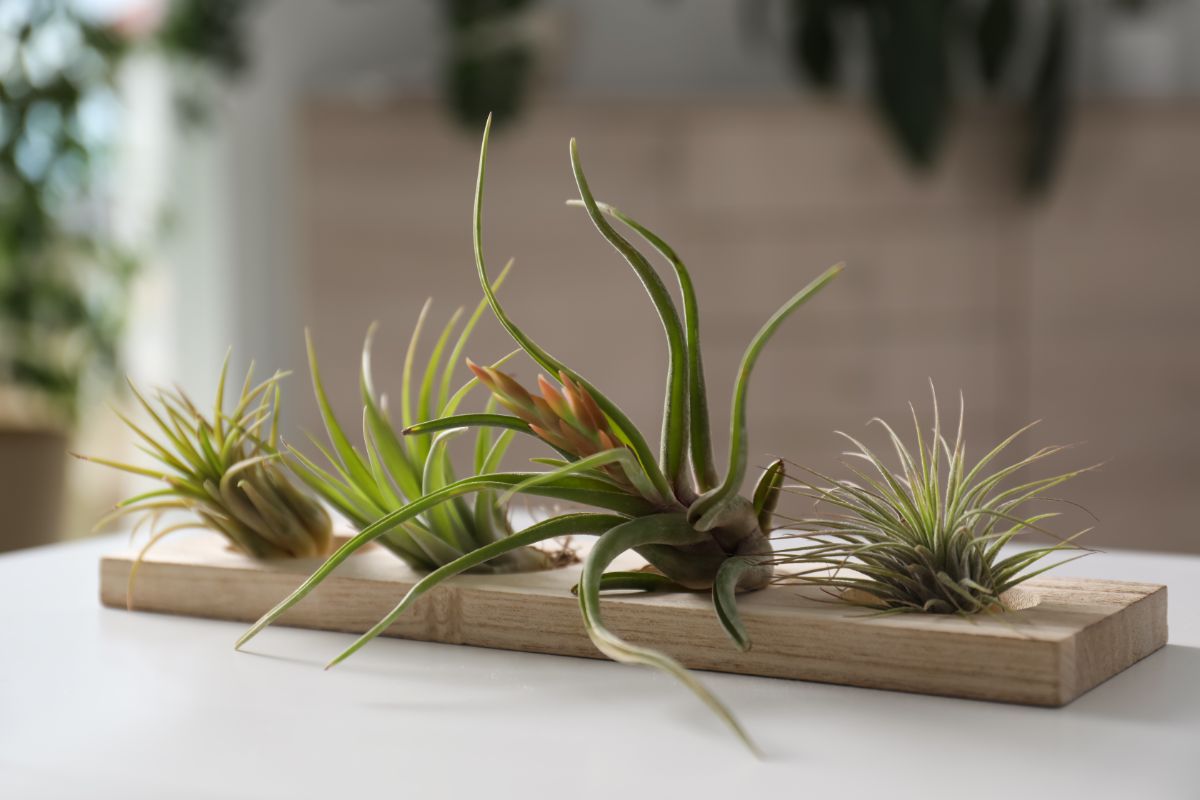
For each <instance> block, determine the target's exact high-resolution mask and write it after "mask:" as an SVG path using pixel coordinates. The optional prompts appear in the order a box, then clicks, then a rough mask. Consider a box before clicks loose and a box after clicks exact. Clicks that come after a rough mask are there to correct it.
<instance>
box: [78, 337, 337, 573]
mask: <svg viewBox="0 0 1200 800" xmlns="http://www.w3.org/2000/svg"><path fill="white" fill-rule="evenodd" d="M228 371H229V357H228V356H226V358H225V362H224V364H223V365H222V366H221V375H220V378H219V380H218V381H217V393H216V399H215V401H214V403H213V409H212V414H211V416H206V415H205V414H204V412H203V411H202V410H201V409H200V408H199V407H198V406H197V405H196V404H195V403H194V402H192V400H191V398H189V397H188V396H187V394H185V393H184V392H183V391H182V390H180V389H173V390H172V389H159V390H157V391H156V392H155V394H154V395H153V396H152V398H147V397H146V396H145V395H144V394H143V393H142V392H140V391H138V389H137V387H135V386H133V384H132V383H130V388H131V390H132V392H133V396H134V397H135V398H136V399H137V401H138V404H139V405H140V406H141V408H142V410H143V411H144V412H145V414H146V416H147V418H148V419H149V421H150V424H149V425H147V426H146V427H143V426H141V425H138V424H137V423H136V422H134V421H133V420H132V419H130V418H128V417H126V416H125V415H123V414H120V413H119V412H118V416H119V417H120V418H121V420H122V421H123V422H124V423H125V424H126V425H127V426H128V427H129V429H130V430H131V431H132V432H133V433H134V435H135V436H136V437H137V439H138V440H139V442H138V449H139V450H141V451H142V452H143V453H145V454H146V455H148V456H150V457H151V458H153V459H154V460H155V461H156V462H157V463H156V464H155V465H154V466H140V465H136V464H127V463H124V462H119V461H112V460H109V459H104V458H93V457H89V456H78V457H79V458H82V459H84V460H87V461H93V462H96V463H98V464H103V465H105V466H108V467H113V468H114V469H119V470H122V471H124V472H129V473H132V474H134V475H140V476H142V477H146V478H151V479H153V480H155V481H158V482H160V483H162V484H163V485H162V486H161V487H160V488H157V489H153V490H150V491H146V492H142V493H140V494H137V495H134V496H133V497H130V498H128V499H127V500H124V501H122V502H121V503H119V504H117V507H116V508H115V509H114V510H113V512H112V513H110V514H108V515H107V516H105V517H104V518H103V519H101V520H100V522H99V523H97V526H96V527H97V528H99V527H101V526H103V525H105V524H106V523H108V522H111V521H113V520H115V519H117V518H120V517H123V516H126V515H130V514H134V515H138V516H139V517H140V519H139V522H138V523H137V524H136V525H135V526H134V529H133V533H134V534H136V533H137V532H138V530H139V528H140V527H141V526H142V525H148V526H149V529H150V538H149V540H148V541H147V542H146V544H145V546H144V547H142V549H141V551H140V552H139V553H138V556H137V558H136V560H135V562H134V566H133V568H132V569H131V570H130V574H129V582H130V587H131V588H132V586H133V581H134V578H135V576H136V574H137V567H138V565H139V564H140V563H141V561H142V559H143V558H144V557H145V555H146V553H147V551H148V550H149V549H150V548H151V547H153V546H154V545H155V544H157V543H158V542H159V541H161V540H162V539H163V538H165V537H166V536H168V535H170V534H172V533H174V532H175V531H179V530H184V529H187V528H207V529H210V530H214V531H217V532H218V533H220V534H222V535H224V537H225V538H226V539H227V540H228V541H229V544H230V545H231V546H232V547H233V548H234V549H236V550H239V551H241V552H243V553H245V554H246V555H248V556H251V557H253V558H305V557H312V556H324V555H326V554H327V553H328V552H329V547H330V542H331V527H332V526H331V523H330V519H329V514H328V513H326V511H325V509H324V508H322V507H321V505H320V503H319V502H318V501H317V500H316V498H314V497H312V496H310V495H309V494H308V493H307V492H305V491H303V490H302V489H301V488H299V487H297V486H295V485H294V484H293V483H292V481H291V479H290V478H289V476H288V472H287V468H286V467H285V465H284V464H283V462H282V461H281V460H280V459H281V455H280V453H279V451H278V449H277V443H278V422H279V411H280V399H279V398H280V391H279V381H280V379H281V378H283V377H284V375H285V373H282V372H277V373H275V374H274V375H272V376H271V377H270V378H267V379H266V380H264V381H262V382H261V383H258V384H255V383H254V365H253V364H251V365H250V368H249V369H248V370H247V372H246V378H245V381H244V382H243V383H242V389H241V392H240V393H239V395H238V399H237V402H236V404H235V405H234V406H233V408H232V409H228V408H227V407H226V403H225V384H226V376H227V374H228ZM147 428H149V430H147ZM179 512H184V513H183V514H180V513H179ZM160 521H163V522H167V523H168V524H165V525H160V524H159V523H160Z"/></svg>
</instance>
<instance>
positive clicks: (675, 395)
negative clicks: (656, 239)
mask: <svg viewBox="0 0 1200 800" xmlns="http://www.w3.org/2000/svg"><path fill="white" fill-rule="evenodd" d="M571 170H572V171H573V172H574V173H575V185H576V186H577V187H578V188H579V197H580V199H582V200H583V207H584V208H585V209H587V213H588V216H589V217H590V218H591V220H592V224H593V225H595V226H596V230H598V231H600V235H601V236H603V237H604V238H605V239H606V240H608V243H609V244H611V245H612V246H613V248H614V249H615V250H616V251H617V252H618V253H620V254H621V255H622V256H623V257H624V258H625V260H626V261H627V262H628V263H629V266H631V267H633V271H634V272H635V273H636V274H637V276H638V279H639V280H640V281H641V282H642V286H644V287H645V289H646V293H647V294H648V295H650V300H651V302H652V303H654V309H655V311H657V312H658V319H659V321H660V322H661V323H662V326H663V331H664V332H665V333H666V336H667V376H668V377H667V391H666V398H665V400H664V402H663V427H662V447H661V450H662V463H663V469H664V470H665V471H666V473H667V478H668V479H669V480H670V481H671V484H672V485H673V486H674V487H676V489H677V490H678V489H681V488H683V487H684V486H686V476H685V475H684V466H683V461H684V449H685V445H686V444H687V441H686V440H687V429H688V428H687V417H688V406H687V397H688V368H687V365H688V352H687V346H686V345H685V343H684V335H683V325H682V324H681V323H680V321H679V312H678V311H677V310H676V308H675V302H674V301H673V300H672V299H671V294H670V293H669V292H668V291H667V287H666V286H665V285H664V284H663V281H662V278H660V277H659V276H658V273H657V272H655V271H654V268H653V267H652V266H650V262H649V261H647V260H646V257H645V256H643V255H642V254H641V253H640V252H638V250H637V248H636V247H634V246H633V245H632V244H630V243H629V240H627V239H626V238H625V237H623V236H621V234H619V233H617V231H616V230H615V229H614V228H613V226H612V225H610V224H609V223H608V220H606V219H605V218H604V215H603V214H602V213H601V212H600V209H599V208H598V207H597V206H596V200H595V198H594V197H592V191H591V189H590V188H589V187H588V181H587V176H585V175H584V173H583V164H582V163H581V162H580V160H579V145H578V144H577V143H576V141H575V140H574V139H571Z"/></svg>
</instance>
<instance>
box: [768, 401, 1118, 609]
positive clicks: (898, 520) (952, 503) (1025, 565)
mask: <svg viewBox="0 0 1200 800" xmlns="http://www.w3.org/2000/svg"><path fill="white" fill-rule="evenodd" d="M912 421H913V426H914V428H915V443H916V447H915V450H914V449H912V448H910V447H909V446H907V445H905V444H904V441H903V440H902V439H901V438H900V436H899V434H897V433H896V431H895V429H893V428H892V426H890V425H889V424H888V423H886V422H884V421H883V420H882V419H875V420H872V422H873V423H875V424H877V425H878V426H879V427H880V428H882V430H883V432H884V433H885V434H886V438H887V440H888V442H889V443H890V445H891V448H892V450H893V451H894V456H895V459H894V462H893V463H894V465H895V466H892V465H889V463H888V461H887V460H886V459H885V458H883V457H882V456H880V455H878V454H876V453H875V452H874V451H873V450H872V449H871V448H870V447H868V446H867V445H866V444H864V443H862V442H861V441H859V440H858V439H857V438H855V437H853V436H849V435H848V434H845V433H840V432H839V433H840V435H841V436H842V437H844V438H845V439H846V440H847V441H848V442H849V444H850V446H851V449H850V450H849V451H848V452H846V453H844V455H845V456H846V457H847V458H849V459H850V461H849V462H847V464H846V466H847V468H848V469H849V470H850V472H851V473H852V475H853V477H852V478H849V479H834V478H831V477H829V476H827V475H824V474H822V473H818V472H815V471H812V470H808V471H807V472H808V474H810V475H812V476H813V477H812V480H803V481H800V482H799V485H798V486H789V487H788V488H789V489H792V490H797V491H798V492H799V493H800V494H802V495H804V496H806V497H808V498H810V499H812V500H813V501H814V511H815V512H816V513H814V515H813V516H811V517H808V518H804V519H794V520H790V521H789V523H788V528H789V529H790V530H792V531H795V533H790V534H787V536H788V537H789V538H790V539H791V541H790V542H788V543H787V544H784V545H782V546H780V547H779V552H778V558H779V561H780V562H781V563H783V564H787V565H788V569H787V570H781V572H782V575H781V577H780V581H781V582H788V583H807V584H812V585H816V586H820V587H822V588H824V589H826V590H828V591H830V592H831V593H832V594H833V595H834V596H835V597H836V598H838V599H839V600H843V601H846V602H849V603H853V604H856V605H860V606H864V607H866V608H869V609H873V610H874V611H875V612H877V613H881V614H894V613H931V614H958V615H971V614H977V613H982V612H992V611H1002V610H1005V609H1006V608H1007V607H1008V601H1009V599H1010V597H1011V596H1012V595H1011V594H1010V592H1011V590H1013V589H1015V588H1016V587H1017V586H1019V585H1020V584H1021V583H1023V582H1025V581H1027V580H1029V579H1030V578H1033V577H1035V576H1037V575H1040V574H1042V573H1043V572H1046V571H1047V570H1050V569H1053V568H1055V567H1057V566H1060V565H1061V564H1062V563H1064V562H1065V561H1070V560H1073V559H1075V558H1079V557H1081V556H1082V555H1086V554H1087V552H1088V551H1085V550H1083V549H1082V548H1079V547H1077V546H1076V545H1075V544H1074V542H1075V539H1077V538H1078V537H1079V536H1081V535H1083V534H1084V533H1086V532H1087V531H1086V530H1083V531H1079V532H1077V533H1075V534H1073V535H1071V536H1068V537H1065V538H1063V537H1058V536H1056V535H1055V534H1054V533H1053V532H1052V531H1050V530H1048V529H1047V527H1046V524H1047V522H1048V521H1050V520H1052V519H1053V518H1055V517H1057V516H1059V512H1057V511H1051V510H1046V508H1049V507H1050V506H1046V508H1041V509H1036V510H1027V509H1028V507H1029V506H1030V505H1031V504H1034V503H1037V502H1039V501H1053V500H1055V499H1057V498H1051V497H1049V496H1048V495H1047V494H1046V493H1047V492H1049V491H1050V490H1052V489H1054V488H1055V487H1057V486H1060V485H1061V484H1063V483H1065V482H1066V481H1068V480H1070V479H1071V478H1074V477H1076V476H1077V475H1080V474H1082V473H1084V472H1087V471H1089V470H1091V469H1094V468H1095V467H1094V466H1092V467H1085V468H1083V469H1078V470H1074V471H1071V472H1066V473H1062V474H1051V475H1046V476H1044V477H1040V478H1036V479H1033V480H1027V479H1023V478H1021V477H1020V476H1021V475H1023V474H1024V473H1025V472H1026V471H1028V469H1029V468H1030V467H1033V466H1034V465H1037V464H1039V463H1040V462H1042V461H1043V460H1045V459H1047V458H1050V457H1051V456H1054V455H1057V454H1059V453H1061V452H1062V451H1063V450H1065V449H1066V447H1065V446H1062V445H1053V446H1048V447H1042V448H1040V449H1038V450H1036V451H1034V452H1032V453H1030V454H1029V455H1027V456H1025V457H1023V458H1018V459H1016V460H1014V461H1011V462H1008V463H998V462H1000V459H1001V457H1002V455H1003V454H1004V452H1005V451H1006V450H1007V449H1008V448H1009V447H1010V446H1011V445H1012V443H1013V442H1014V441H1015V440H1016V439H1017V438H1018V437H1020V436H1021V434H1023V433H1025V432H1026V431H1028V430H1029V429H1030V428H1032V427H1033V425H1032V424H1031V425H1027V426H1025V427H1024V428H1021V429H1020V430H1018V431H1017V432H1016V433H1014V434H1012V435H1011V436H1009V437H1008V438H1007V439H1004V440H1003V441H1002V442H1000V444H998V445H997V446H996V447H994V448H993V449H992V450H990V451H988V452H987V453H985V454H984V455H983V457H982V458H980V459H979V460H978V461H976V462H975V463H974V464H969V463H968V461H967V456H966V442H965V440H964V437H963V410H962V405H961V400H960V406H959V417H958V425H957V430H956V433H955V434H954V438H953V440H952V441H951V440H949V439H947V437H946V436H945V434H944V432H943V430H942V425H941V419H940V416H939V414H938V406H937V396H936V394H935V395H934V398H933V425H932V430H931V432H930V435H929V437H928V439H927V438H926V437H925V435H924V434H923V433H922V429H921V424H920V422H919V420H918V417H917V413H916V410H915V409H913V410H912ZM1034 424H1036V423H1034ZM1030 533H1033V534H1041V535H1042V536H1043V537H1049V538H1052V539H1054V540H1055V541H1054V542H1053V543H1052V544H1048V545H1041V546H1034V547H1029V548H1021V549H1016V548H1013V547H1007V546H1008V545H1010V544H1013V543H1014V540H1015V539H1017V537H1020V536H1022V535H1026V534H1030ZM1055 555H1065V556H1066V557H1065V558H1063V559H1059V560H1057V561H1051V562H1050V563H1044V561H1043V560H1044V559H1046V558H1047V557H1049V556H1055Z"/></svg>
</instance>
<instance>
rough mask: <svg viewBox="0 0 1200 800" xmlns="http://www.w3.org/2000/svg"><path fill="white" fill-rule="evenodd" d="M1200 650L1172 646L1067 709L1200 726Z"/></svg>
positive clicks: (1164, 648) (1093, 714)
mask: <svg viewBox="0 0 1200 800" xmlns="http://www.w3.org/2000/svg"><path fill="white" fill-rule="evenodd" d="M1198 675H1200V647H1187V646H1184V645H1178V644H1168V645H1167V646H1165V647H1163V648H1162V649H1161V650H1159V651H1158V652H1156V653H1153V654H1151V655H1149V656H1147V657H1146V658H1144V659H1142V660H1141V661H1139V662H1138V663H1136V664H1134V665H1133V666H1132V667H1130V668H1129V669H1127V670H1125V671H1124V672H1122V673H1121V674H1120V675H1117V676H1115V677H1113V678H1111V679H1109V680H1108V681H1105V682H1104V683H1102V684H1100V685H1099V686H1097V687H1096V688H1095V689H1092V690H1091V691H1090V692H1088V693H1087V694H1085V695H1083V696H1082V697H1080V698H1079V699H1078V700H1076V701H1075V702H1074V703H1072V704H1070V705H1069V706H1067V707H1066V709H1064V710H1066V711H1068V712H1070V713H1071V714H1078V715H1083V716H1093V717H1102V718H1105V719H1113V720H1136V721H1140V722H1156V723H1163V722H1169V723H1185V724H1189V725H1200V692H1197V691H1196V690H1195V686H1196V677H1197V676H1198Z"/></svg>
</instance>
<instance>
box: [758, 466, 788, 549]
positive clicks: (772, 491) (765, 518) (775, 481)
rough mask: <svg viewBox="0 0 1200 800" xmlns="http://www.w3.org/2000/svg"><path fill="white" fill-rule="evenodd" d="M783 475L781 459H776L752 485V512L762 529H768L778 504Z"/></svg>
mask: <svg viewBox="0 0 1200 800" xmlns="http://www.w3.org/2000/svg"><path fill="white" fill-rule="evenodd" d="M784 477H785V472H784V465H783V459H781V458H780V459H776V460H775V461H774V462H773V463H772V464H771V466H769V467H767V468H766V470H765V471H764V472H763V474H762V476H761V477H760V478H759V479H758V484H757V485H756V486H755V487H754V499H753V501H752V502H753V505H754V513H755V515H756V516H757V517H758V527H759V528H761V529H762V530H763V531H768V530H770V526H771V521H772V518H773V516H774V513H775V507H776V506H777V505H779V494H780V492H781V491H782V490H783V480H784Z"/></svg>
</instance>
